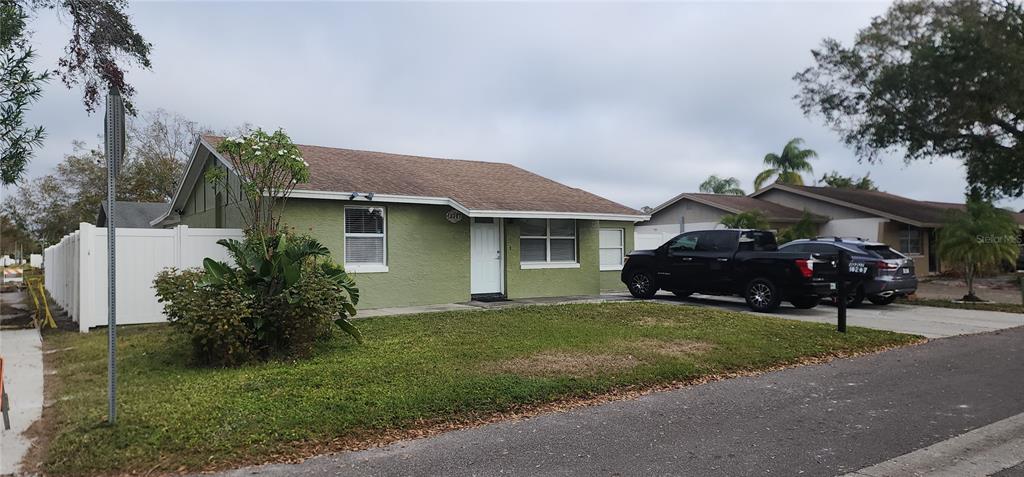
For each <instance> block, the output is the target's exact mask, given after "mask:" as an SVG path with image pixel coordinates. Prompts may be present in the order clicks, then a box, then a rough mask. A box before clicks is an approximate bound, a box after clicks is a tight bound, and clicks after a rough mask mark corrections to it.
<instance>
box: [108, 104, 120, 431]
mask: <svg viewBox="0 0 1024 477" xmlns="http://www.w3.org/2000/svg"><path fill="white" fill-rule="evenodd" d="M104 119H105V120H104V123H105V124H104V142H105V145H106V160H107V397H108V403H107V404H108V408H107V422H108V423H110V424H115V423H117V273H116V265H117V257H116V256H115V253H116V252H115V247H114V245H115V244H116V242H117V237H116V234H115V223H114V222H115V220H114V217H115V214H114V204H115V202H116V199H117V173H118V169H119V168H120V166H121V161H122V159H123V158H124V103H123V102H122V100H121V93H120V91H118V90H117V88H114V87H111V88H110V93H109V94H108V95H107V114H106V117H105V118H104Z"/></svg>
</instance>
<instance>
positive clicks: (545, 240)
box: [519, 219, 576, 263]
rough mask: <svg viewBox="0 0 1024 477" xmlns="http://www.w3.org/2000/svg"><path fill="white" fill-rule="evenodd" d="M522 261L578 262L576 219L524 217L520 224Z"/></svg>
mask: <svg viewBox="0 0 1024 477" xmlns="http://www.w3.org/2000/svg"><path fill="white" fill-rule="evenodd" d="M519 261H520V262H521V263H576V221H575V220H573V219H523V220H522V221H521V222H520V225H519Z"/></svg>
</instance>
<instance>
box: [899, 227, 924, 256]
mask: <svg viewBox="0 0 1024 477" xmlns="http://www.w3.org/2000/svg"><path fill="white" fill-rule="evenodd" d="M899 237H900V252H903V253H907V254H920V253H921V229H919V228H917V227H914V226H911V225H907V224H901V225H900V234H899Z"/></svg>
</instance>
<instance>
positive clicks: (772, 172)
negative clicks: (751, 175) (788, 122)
mask: <svg viewBox="0 0 1024 477" xmlns="http://www.w3.org/2000/svg"><path fill="white" fill-rule="evenodd" d="M803 143H804V140H803V139H800V138H798V137H796V138H793V139H790V141H789V142H787V143H786V146H785V147H783V148H782V154H775V153H774V152H770V153H768V154H766V155H765V156H764V165H766V166H768V169H765V170H764V171H762V172H761V173H760V174H758V175H757V178H755V179H754V188H755V189H760V188H761V186H762V185H764V184H765V183H766V182H768V180H769V179H771V178H772V177H775V182H778V183H780V184H793V185H804V179H803V177H801V176H800V174H801V173H804V172H814V168H813V167H811V163H810V162H808V160H809V159H813V158H817V157H818V153H817V152H814V150H812V149H800V145H801V144H803Z"/></svg>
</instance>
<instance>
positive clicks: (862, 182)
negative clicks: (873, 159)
mask: <svg viewBox="0 0 1024 477" xmlns="http://www.w3.org/2000/svg"><path fill="white" fill-rule="evenodd" d="M870 176H871V174H865V175H864V177H852V176H851V177H848V176H843V175H840V174H839V173H838V172H836V171H832V172H829V173H828V174H825V175H823V176H821V182H824V183H825V184H827V185H828V186H829V187H839V188H844V189H862V190H878V187H877V186H875V181H873V180H871V177H870Z"/></svg>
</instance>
